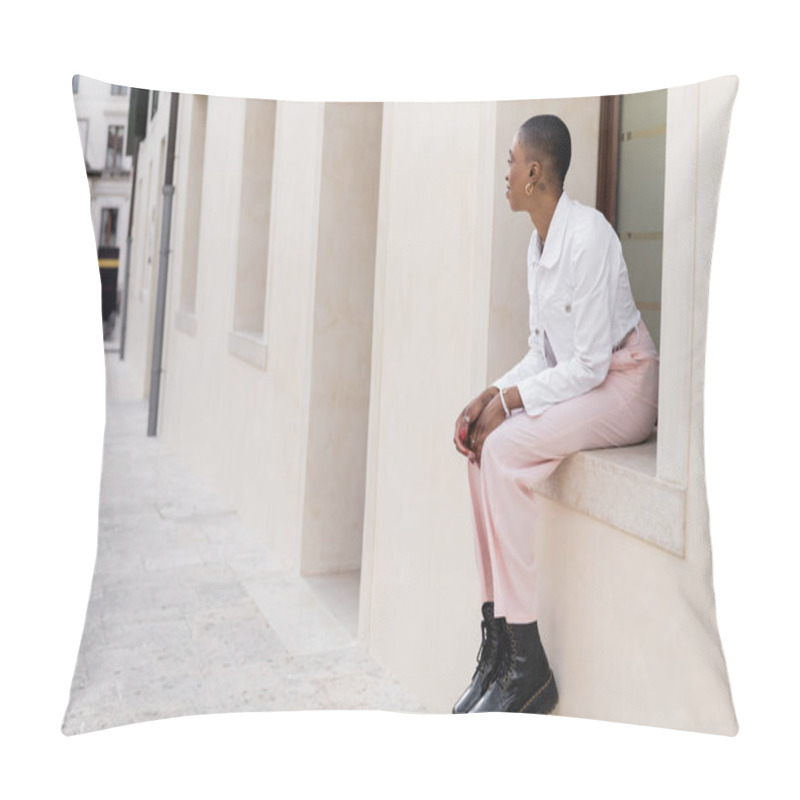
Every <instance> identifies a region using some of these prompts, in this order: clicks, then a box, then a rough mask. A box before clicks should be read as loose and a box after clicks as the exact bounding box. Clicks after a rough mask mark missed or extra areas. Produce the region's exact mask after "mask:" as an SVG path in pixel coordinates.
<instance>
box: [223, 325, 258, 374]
mask: <svg viewBox="0 0 800 800" xmlns="http://www.w3.org/2000/svg"><path fill="white" fill-rule="evenodd" d="M228 352H229V353H231V354H232V355H235V356H237V358H241V359H242V360H243V361H247V362H248V364H252V365H253V366H254V367H258V368H259V369H266V368H267V343H266V342H265V341H264V340H263V339H262V338H261V337H260V336H259V335H258V334H255V333H246V332H244V331H229V333H228Z"/></svg>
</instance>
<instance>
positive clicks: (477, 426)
mask: <svg viewBox="0 0 800 800" xmlns="http://www.w3.org/2000/svg"><path fill="white" fill-rule="evenodd" d="M571 152H572V145H571V140H570V135H569V131H568V130H567V127H566V125H565V124H564V123H563V122H562V121H561V120H560V119H559V118H558V117H555V116H552V115H541V116H536V117H532V118H531V119H529V120H528V121H527V122H526V123H525V124H524V125H523V126H522V127H521V128H520V130H519V131H518V132H517V134H516V136H515V137H514V140H513V142H512V145H511V150H510V151H509V159H508V172H507V174H506V178H505V180H506V184H507V189H506V197H507V198H508V203H509V205H510V207H511V210H512V211H524V212H526V213H528V214H529V215H530V217H531V220H532V222H533V225H534V231H533V234H532V235H531V240H530V244H529V247H528V292H529V296H530V313H529V321H530V336H529V339H528V345H529V350H528V353H527V355H526V356H525V357H524V358H523V359H522V361H520V362H519V363H518V364H517V365H516V366H515V367H513V368H512V369H511V370H509V372H507V373H506V374H505V375H503V376H502V377H501V378H500V379H499V380H497V381H495V383H494V384H493V385H492V386H490V387H488V388H487V389H486V390H485V391H483V392H482V393H481V394H480V395H478V397H476V398H475V399H474V400H473V401H472V402H471V403H469V404H468V405H467V406H466V408H464V410H463V411H462V412H461V414H460V415H459V416H458V419H457V420H456V426H455V437H454V442H455V446H456V449H457V450H458V452H459V453H461V454H462V455H464V456H466V457H467V458H468V460H469V464H468V473H469V487H470V494H471V497H472V508H473V515H474V520H475V533H476V541H475V548H476V555H477V562H478V576H479V580H480V588H481V596H482V601H483V605H482V613H483V623H482V631H483V641H482V645H481V649H480V652H479V654H478V666H477V668H476V670H475V673H474V675H473V677H472V681H471V682H470V684H469V686H468V687H467V689H466V690H465V692H464V693H463V695H462V696H461V698H460V699H459V700H458V701H457V702H456V704H455V706H454V708H453V713H467V712H469V713H476V712H485V711H511V712H526V713H539V714H547V713H550V711H552V710H553V708H554V707H555V705H556V703H557V702H558V692H557V689H556V683H555V679H554V677H553V673H552V671H551V670H550V666H549V663H548V660H547V656H546V654H545V652H544V649H543V647H542V644H541V641H540V639H539V631H538V623H537V619H538V609H537V596H536V574H535V553H534V548H533V535H532V533H533V531H532V528H533V527H534V526H535V524H536V518H535V508H536V500H535V496H534V489H535V487H536V486H537V485H538V484H539V483H540V482H541V481H543V480H544V479H545V478H546V477H547V476H548V475H550V474H551V473H552V472H553V470H555V468H556V467H557V466H558V464H559V463H560V462H561V461H562V460H563V459H564V458H565V457H566V456H568V455H570V454H571V453H575V452H577V451H579V450H589V449H592V448H598V447H618V446H621V445H630V444H636V443H637V442H640V441H643V440H644V439H646V438H647V437H648V436H649V435H650V433H651V432H652V430H653V426H654V424H655V419H656V409H657V401H658V363H657V355H656V350H655V347H654V345H653V342H652V339H651V338H650V335H649V333H648V331H647V328H646V327H645V325H644V323H643V322H642V319H641V315H640V313H639V311H638V309H637V308H636V304H635V303H634V300H633V295H632V294H631V289H630V283H629V280H628V272H627V268H626V266H625V261H624V259H623V256H622V247H621V245H620V241H619V238H618V237H617V235H616V233H615V232H614V229H613V228H612V227H611V226H610V225H609V223H608V222H607V221H606V219H605V217H604V216H603V215H602V214H601V213H600V212H598V211H597V210H595V209H593V208H589V207H587V206H584V205H582V204H580V203H577V202H575V201H573V200H571V199H570V198H569V197H568V196H567V195H566V194H565V192H564V190H563V186H564V178H565V176H566V174H567V169H568V168H569V163H570V159H571Z"/></svg>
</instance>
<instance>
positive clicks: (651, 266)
mask: <svg viewBox="0 0 800 800" xmlns="http://www.w3.org/2000/svg"><path fill="white" fill-rule="evenodd" d="M736 86H737V81H736V79H735V78H720V79H717V80H713V81H706V82H704V83H700V84H697V85H693V86H687V87H678V88H673V89H668V90H663V91H656V92H647V93H643V94H632V95H624V96H621V97H605V98H598V97H593V98H568V99H562V100H558V99H555V100H521V101H514V102H481V103H425V104H422V103H420V104H416V103H295V102H288V101H270V100H261V99H237V98H226V97H206V96H201V95H183V94H181V95H178V94H169V93H166V92H158V91H142V90H138V89H130V88H127V87H121V86H113V87H112V86H109V85H108V84H102V83H100V82H98V81H93V80H91V79H89V78H86V77H84V76H80V77H78V76H76V80H75V83H74V86H73V91H74V92H75V104H76V112H77V118H78V122H79V129H80V132H81V141H82V146H83V150H84V158H85V162H86V165H87V176H88V179H89V183H90V189H91V193H92V220H93V225H94V229H95V234H96V240H97V245H98V265H99V270H100V277H101V284H102V287H103V293H102V298H101V300H102V302H101V306H102V308H101V312H102V316H103V320H104V336H105V339H106V370H107V384H108V398H107V403H108V406H107V424H106V440H105V450H104V459H103V481H102V488H101V501H100V517H99V537H98V552H97V561H96V566H95V574H94V580H93V584H92V592H91V597H90V601H89V606H88V610H87V617H86V624H85V629H84V634H83V638H82V641H81V644H80V648H79V652H78V658H77V666H76V669H75V674H74V677H73V681H72V688H71V693H70V700H69V705H68V708H67V711H66V715H65V719H64V725H63V731H64V733H67V734H73V733H80V732H85V731H91V730H98V729H101V728H107V727H112V726H116V725H122V724H125V723H131V722H136V721H140V720H147V719H155V718H163V717H170V716H181V715H186V714H198V713H212V712H222V711H244V710H293V709H324V708H336V709H351V708H375V709H385V710H397V711H418V712H421V711H427V712H441V713H449V712H450V711H451V708H452V706H453V703H454V701H455V700H456V699H457V698H458V696H459V694H460V693H461V691H462V689H463V688H464V686H465V685H466V684H467V683H468V682H469V680H470V676H471V675H472V673H473V670H474V668H475V651H476V649H477V648H478V645H479V643H480V636H481V628H480V622H481V613H480V612H481V602H482V601H483V600H485V599H486V597H485V596H483V594H482V590H481V589H480V588H479V581H478V579H477V575H476V566H475V552H474V549H473V545H472V543H471V539H470V537H471V536H472V533H471V531H472V530H473V519H472V512H471V508H470V497H469V492H468V488H467V480H466V475H465V467H464V463H463V462H462V461H461V458H460V456H458V455H456V456H454V454H453V443H452V441H451V434H450V430H451V429H452V425H453V421H454V420H455V418H456V415H457V412H458V410H459V409H460V408H462V407H463V406H464V403H465V401H467V400H469V398H471V397H473V396H475V395H477V394H478V393H479V392H480V391H481V390H482V389H484V388H485V387H487V386H488V385H490V384H491V383H492V382H493V381H495V380H496V379H498V378H499V377H500V376H501V375H503V374H504V373H507V371H508V370H509V369H510V368H511V367H513V365H514V364H515V363H517V362H518V361H519V360H520V359H522V358H523V356H524V355H525V352H526V350H527V348H528V345H527V342H528V337H529V330H528V324H529V310H530V309H529V298H528V286H527V271H526V268H525V264H526V258H527V253H528V247H529V242H530V240H531V233H532V230H533V228H532V225H531V217H530V216H529V215H528V214H526V213H522V214H512V213H510V211H509V207H508V205H509V203H508V200H507V199H506V194H505V181H504V177H505V175H506V172H507V170H508V166H507V164H506V161H507V159H508V151H509V148H510V147H511V146H512V143H513V141H514V137H515V134H516V132H517V130H518V129H519V127H520V125H521V123H523V122H524V121H525V120H526V119H528V118H530V117H533V116H535V115H540V114H550V115H557V116H558V117H559V118H560V119H562V120H563V122H564V123H565V124H566V126H567V128H568V129H569V131H570V135H571V164H570V166H569V170H568V172H567V175H566V180H565V183H564V191H565V193H566V195H568V196H569V198H571V199H572V200H574V201H576V202H577V203H579V204H580V207H581V208H586V207H588V208H597V209H599V210H600V211H601V212H602V213H603V214H604V215H605V216H606V218H607V220H608V221H609V222H610V223H611V224H612V225H613V226H614V228H615V230H616V231H617V233H618V236H619V239H620V241H621V245H622V254H623V255H624V259H625V262H626V264H627V270H628V275H629V280H630V286H631V290H632V294H633V297H634V299H635V301H636V305H637V307H638V309H639V311H640V312H641V317H642V320H643V321H644V323H645V324H646V326H647V328H648V329H649V330H650V332H651V334H652V336H653V340H654V342H655V344H656V346H657V348H658V352H659V392H658V424H657V428H656V430H655V431H653V432H652V434H651V435H649V436H647V437H646V438H645V439H644V440H643V441H637V443H631V444H627V443H626V444H625V445H624V446H615V447H611V448H604V447H598V446H596V445H594V446H593V449H591V450H582V451H579V452H575V453H574V454H572V455H569V456H568V457H566V458H565V459H564V460H563V461H561V462H560V465H559V466H558V467H557V469H555V471H553V472H552V474H550V475H549V476H548V477H547V478H546V479H543V480H542V481H538V482H537V483H536V485H535V486H534V487H533V492H532V494H531V504H530V508H531V515H530V527H529V532H528V534H529V537H530V542H531V543H532V545H533V550H534V551H535V553H536V573H535V574H536V577H535V581H536V592H537V597H538V609H537V621H538V631H539V634H540V636H541V641H542V643H543V647H544V650H545V651H546V653H547V657H548V661H549V666H550V667H551V668H552V672H553V675H554V676H555V681H556V682H557V685H558V703H557V705H555V708H554V709H552V710H553V713H555V714H558V715H563V716H579V717H588V718H593V719H603V720H615V721H622V722H631V723H637V724H643V725H654V726H661V727H668V728H680V729H684V730H693V731H703V732H709V733H720V734H729V735H730V734H734V733H735V732H736V730H737V723H736V717H735V713H734V710H733V705H732V700H731V693H730V688H729V684H728V679H727V673H726V667H725V661H724V656H723V652H722V647H721V643H720V639H719V635H718V632H717V625H716V618H715V609H714V592H713V585H712V579H711V548H710V538H709V524H708V511H707V503H706V490H705V477H704V459H703V378H704V355H705V331H706V319H707V310H708V283H709V268H710V260H711V259H710V256H711V246H712V242H713V232H714V224H715V219H716V206H717V197H718V192H719V184H720V178H721V170H722V163H723V160H724V152H725V146H726V142H727V131H728V125H729V120H730V114H731V108H732V103H733V99H734V96H735V92H736ZM592 219H595V220H596V219H599V216H595V217H592ZM596 224H599V223H596ZM603 224H606V223H603ZM534 241H535V237H534ZM546 241H547V240H546V239H545V242H546ZM551 241H553V240H551ZM576 315H577V314H576ZM530 333H531V335H532V334H533V332H532V331H531V332H530ZM556 349H558V347H557V345H556ZM559 358H561V359H562V360H563V357H561V356H560V355H559V354H556V355H555V356H554V359H555V360H556V361H557V360H559ZM518 413H519V412H518ZM545 413H547V412H545ZM517 416H518V414H517ZM529 416H530V415H529ZM515 424H516V423H515ZM648 433H649V431H648ZM640 438H641V437H640ZM509 620H511V616H509ZM511 624H512V626H513V624H515V623H514V621H511ZM505 630H506V631H507V630H508V628H506V629H505ZM506 635H508V634H506ZM484 650H485V648H484ZM509 652H510V651H509ZM543 710H544V709H543ZM546 710H547V711H550V710H551V709H549V708H548V709H546Z"/></svg>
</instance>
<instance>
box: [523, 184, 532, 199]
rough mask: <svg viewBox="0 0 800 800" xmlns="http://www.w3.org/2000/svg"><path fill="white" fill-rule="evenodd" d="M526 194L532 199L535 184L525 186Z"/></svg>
mask: <svg viewBox="0 0 800 800" xmlns="http://www.w3.org/2000/svg"><path fill="white" fill-rule="evenodd" d="M525 194H526V195H528V197H530V196H531V195H532V194H533V184H532V183H526V184H525Z"/></svg>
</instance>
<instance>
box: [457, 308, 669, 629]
mask: <svg viewBox="0 0 800 800" xmlns="http://www.w3.org/2000/svg"><path fill="white" fill-rule="evenodd" d="M657 406H658V358H657V355H656V350H655V346H654V345H653V340H652V339H651V338H650V334H649V332H648V330H647V328H646V326H645V324H644V322H640V323H639V326H638V328H637V329H636V331H634V332H633V334H631V336H630V337H628V341H627V342H626V343H625V346H624V347H623V348H622V349H620V350H618V351H617V352H615V353H614V354H613V356H612V357H611V366H610V368H609V371H608V375H607V376H606V379H605V381H604V382H603V383H602V384H601V385H600V386H598V387H597V388H595V389H592V391H590V392H587V393H586V394H583V395H580V396H578V397H574V398H572V399H570V400H565V401H564V402H562V403H558V404H556V405H554V406H551V407H550V408H548V409H547V410H546V411H544V412H543V413H542V414H540V415H539V416H536V417H531V416H529V415H528V414H526V413H524V412H521V413H515V414H512V416H511V417H509V418H508V419H506V420H505V421H504V422H503V423H502V424H501V425H499V426H498V427H497V428H495V430H493V431H492V432H491V433H490V434H489V436H487V437H486V441H485V442H484V444H483V451H482V453H481V464H480V467H478V466H477V465H476V464H474V463H470V464H469V467H468V471H469V488H470V494H471V496H472V510H473V515H474V519H475V533H476V537H475V550H476V556H477V562H478V578H479V580H480V589H481V600H482V602H487V601H489V600H493V601H494V606H495V609H494V613H495V615H496V616H504V617H506V619H507V621H508V622H510V623H515V624H517V623H524V622H533V621H534V620H536V619H538V609H537V594H536V553H535V552H534V549H535V548H534V536H533V531H534V528H535V526H536V506H537V502H538V501H537V498H536V496H535V494H534V491H533V489H534V487H535V486H536V485H537V484H538V483H540V482H541V481H543V480H544V479H545V478H546V477H547V476H548V475H550V474H551V473H552V472H553V470H555V468H556V467H557V466H558V465H559V464H560V463H561V461H562V460H563V459H564V458H566V456H568V455H570V454H571V453H576V452H578V451H579V450H592V449H595V448H599V447H620V446H622V445H631V444H636V443H638V442H641V441H643V440H644V439H646V438H647V437H648V436H649V435H650V434H651V433H652V431H653V426H654V425H655V421H656V412H657Z"/></svg>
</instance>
